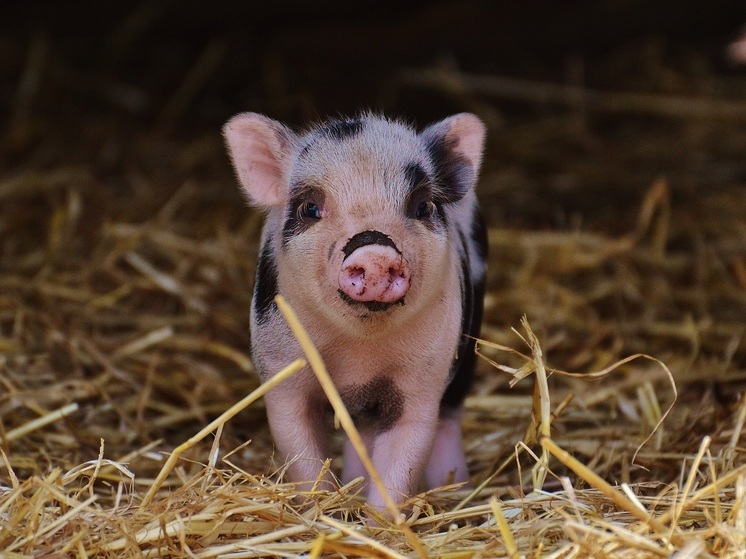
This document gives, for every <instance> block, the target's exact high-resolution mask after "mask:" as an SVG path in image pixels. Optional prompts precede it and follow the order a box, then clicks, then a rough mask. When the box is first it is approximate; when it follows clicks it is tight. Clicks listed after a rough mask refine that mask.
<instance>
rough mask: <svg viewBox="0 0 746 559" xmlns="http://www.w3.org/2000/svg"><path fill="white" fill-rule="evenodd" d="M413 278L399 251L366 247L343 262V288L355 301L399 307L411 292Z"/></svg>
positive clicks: (386, 247)
mask: <svg viewBox="0 0 746 559" xmlns="http://www.w3.org/2000/svg"><path fill="white" fill-rule="evenodd" d="M411 276H412V274H411V272H410V269H409V265H408V264H407V261H406V260H405V259H404V258H403V257H402V255H401V254H400V253H399V252H397V251H396V250H395V249H393V248H392V247H389V246H384V245H378V244H373V245H365V246H362V247H360V248H358V249H355V250H354V251H353V252H352V253H351V254H350V255H349V256H348V257H347V258H345V259H344V261H343V262H342V269H341V270H340V272H339V288H340V289H341V290H342V292H343V293H345V295H347V296H348V297H350V298H351V299H353V300H355V301H360V302H370V301H377V302H380V303H395V302H397V301H399V300H400V299H401V298H402V297H404V295H405V294H406V293H407V291H408V290H409V282H410V279H411Z"/></svg>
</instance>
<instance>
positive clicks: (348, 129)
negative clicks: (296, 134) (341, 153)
mask: <svg viewBox="0 0 746 559" xmlns="http://www.w3.org/2000/svg"><path fill="white" fill-rule="evenodd" d="M362 130H363V121H362V120H360V119H357V118H349V119H345V120H332V121H330V122H328V123H326V124H324V125H322V126H321V131H322V132H323V133H324V134H326V135H327V136H329V137H330V138H334V139H335V140H340V141H341V140H345V139H347V138H354V137H355V136H357V135H358V134H360V132H362Z"/></svg>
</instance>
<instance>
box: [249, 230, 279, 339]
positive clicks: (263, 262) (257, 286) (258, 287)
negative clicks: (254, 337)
mask: <svg viewBox="0 0 746 559" xmlns="http://www.w3.org/2000/svg"><path fill="white" fill-rule="evenodd" d="M278 292H279V289H278V287H277V264H276V262H275V255H274V253H273V251H272V247H271V246H270V244H269V242H268V241H264V243H263V244H262V248H261V250H260V251H259V261H258V262H257V265H256V278H255V280H254V312H255V313H256V319H257V322H258V323H259V324H263V323H265V322H266V321H267V320H268V319H269V315H270V313H271V312H274V311H275V310H276V309H277V303H275V296H276V295H277V294H278Z"/></svg>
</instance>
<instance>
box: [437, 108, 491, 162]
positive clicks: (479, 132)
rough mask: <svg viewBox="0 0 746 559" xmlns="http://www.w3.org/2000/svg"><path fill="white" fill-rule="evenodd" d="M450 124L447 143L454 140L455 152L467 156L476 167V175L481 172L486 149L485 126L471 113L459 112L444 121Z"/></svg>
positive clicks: (453, 148)
mask: <svg viewBox="0 0 746 559" xmlns="http://www.w3.org/2000/svg"><path fill="white" fill-rule="evenodd" d="M443 123H447V124H448V125H449V129H448V132H446V144H449V143H450V142H451V141H453V147H452V148H451V149H452V151H453V152H454V153H458V154H460V155H462V156H463V157H465V158H466V159H467V160H468V161H469V163H471V165H472V167H473V168H474V176H477V175H478V174H479V167H480V166H481V164H482V150H483V149H484V136H485V126H484V124H483V123H482V121H481V120H479V118H477V117H476V116H475V115H473V114H471V113H459V114H457V115H453V116H451V117H448V118H447V119H445V120H444V121H443Z"/></svg>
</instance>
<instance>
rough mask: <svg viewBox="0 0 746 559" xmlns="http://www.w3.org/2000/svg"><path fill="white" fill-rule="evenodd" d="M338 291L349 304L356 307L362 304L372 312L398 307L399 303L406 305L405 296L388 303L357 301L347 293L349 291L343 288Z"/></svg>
mask: <svg viewBox="0 0 746 559" xmlns="http://www.w3.org/2000/svg"><path fill="white" fill-rule="evenodd" d="M338 293H339V296H340V297H341V298H342V300H343V301H344V302H345V303H347V304H348V305H351V306H356V307H357V306H361V307H364V308H365V309H367V310H369V311H371V312H383V311H387V310H389V309H391V308H393V307H396V306H398V305H404V297H402V298H401V299H399V300H398V301H394V302H393V303H386V302H383V301H356V300H355V299H353V298H352V297H350V296H349V295H347V293H345V292H344V291H342V290H341V289H340V290H339V291H338Z"/></svg>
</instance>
